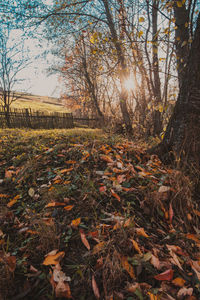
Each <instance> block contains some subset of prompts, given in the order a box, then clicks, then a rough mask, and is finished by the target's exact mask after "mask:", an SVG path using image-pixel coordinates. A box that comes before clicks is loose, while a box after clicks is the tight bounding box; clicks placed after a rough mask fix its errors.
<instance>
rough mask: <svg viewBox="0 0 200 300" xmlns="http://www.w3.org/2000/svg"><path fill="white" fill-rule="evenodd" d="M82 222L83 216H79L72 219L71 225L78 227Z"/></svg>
mask: <svg viewBox="0 0 200 300" xmlns="http://www.w3.org/2000/svg"><path fill="white" fill-rule="evenodd" d="M80 223H81V218H77V219H74V220H72V222H71V226H73V227H77V226H78V225H79V224H80Z"/></svg>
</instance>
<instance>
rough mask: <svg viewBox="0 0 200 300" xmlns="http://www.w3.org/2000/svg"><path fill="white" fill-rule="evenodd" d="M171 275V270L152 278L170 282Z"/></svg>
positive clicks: (172, 272)
mask: <svg viewBox="0 0 200 300" xmlns="http://www.w3.org/2000/svg"><path fill="white" fill-rule="evenodd" d="M173 274H174V271H173V270H172V269H169V270H166V271H165V272H163V273H160V274H158V275H156V276H154V278H155V279H156V280H161V281H162V280H167V281H171V280H172V278H173Z"/></svg>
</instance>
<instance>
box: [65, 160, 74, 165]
mask: <svg viewBox="0 0 200 300" xmlns="http://www.w3.org/2000/svg"><path fill="white" fill-rule="evenodd" d="M65 163H66V164H68V165H74V164H76V161H75V160H67V161H66V162H65Z"/></svg>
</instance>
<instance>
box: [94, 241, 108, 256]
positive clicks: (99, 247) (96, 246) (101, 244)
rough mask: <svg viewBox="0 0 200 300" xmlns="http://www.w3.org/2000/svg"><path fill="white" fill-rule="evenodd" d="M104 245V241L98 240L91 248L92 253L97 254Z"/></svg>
mask: <svg viewBox="0 0 200 300" xmlns="http://www.w3.org/2000/svg"><path fill="white" fill-rule="evenodd" d="M104 246H105V243H104V242H100V243H99V244H97V245H95V246H94V248H93V250H92V253H93V254H97V253H98V252H100V251H101V250H102V249H103V247H104Z"/></svg>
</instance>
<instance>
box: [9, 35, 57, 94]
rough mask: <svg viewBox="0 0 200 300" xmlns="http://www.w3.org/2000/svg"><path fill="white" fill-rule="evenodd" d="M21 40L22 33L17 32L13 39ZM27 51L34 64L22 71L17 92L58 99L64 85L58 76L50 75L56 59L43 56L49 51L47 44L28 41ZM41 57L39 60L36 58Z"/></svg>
mask: <svg viewBox="0 0 200 300" xmlns="http://www.w3.org/2000/svg"><path fill="white" fill-rule="evenodd" d="M13 38H14V39H16V40H17V39H18V38H20V32H17V31H15V32H14V33H13V36H12V39H13ZM24 46H25V49H28V50H29V52H30V57H33V58H32V63H31V64H30V65H29V66H28V67H26V68H25V69H24V70H22V71H21V72H20V73H19V74H18V77H19V78H22V79H23V81H22V82H21V83H16V85H15V88H14V89H15V90H16V91H23V92H27V93H31V94H34V95H40V96H49V97H56V98H58V97H59V96H60V94H61V93H62V83H61V81H60V80H59V78H58V75H56V74H52V75H50V74H49V73H48V68H49V67H51V64H52V62H53V61H54V57H53V56H52V55H51V54H50V53H49V54H47V55H46V56H45V57H44V56H42V55H41V54H42V53H43V52H44V51H45V50H48V44H47V42H45V41H44V42H42V45H41V42H40V46H39V42H38V41H37V40H36V39H31V38H29V39H26V41H25V45H24ZM35 56H39V57H38V58H36V59H35V58H34V57H35Z"/></svg>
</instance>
